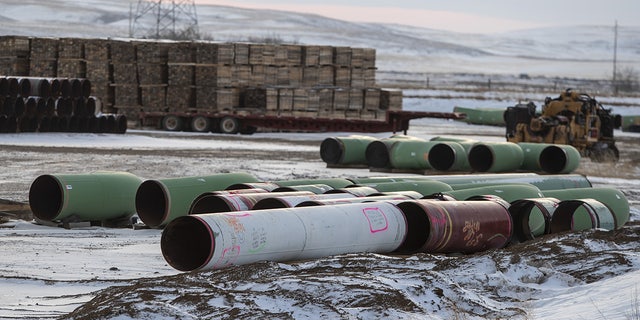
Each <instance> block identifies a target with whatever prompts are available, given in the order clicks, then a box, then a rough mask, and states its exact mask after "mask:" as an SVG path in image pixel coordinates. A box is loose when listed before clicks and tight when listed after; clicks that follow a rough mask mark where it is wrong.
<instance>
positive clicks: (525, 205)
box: [161, 185, 628, 271]
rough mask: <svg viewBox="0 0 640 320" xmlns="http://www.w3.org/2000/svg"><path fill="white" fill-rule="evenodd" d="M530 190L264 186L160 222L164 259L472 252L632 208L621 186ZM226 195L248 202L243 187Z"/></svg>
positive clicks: (612, 225)
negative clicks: (420, 191)
mask: <svg viewBox="0 0 640 320" xmlns="http://www.w3.org/2000/svg"><path fill="white" fill-rule="evenodd" d="M523 187H524V185H523ZM359 188H362V187H359ZM348 189H350V188H344V190H343V191H345V192H346V190H348ZM500 189H508V190H510V191H511V192H512V193H517V192H516V191H514V189H515V188H514V185H509V186H506V187H505V188H500V187H497V186H496V187H493V190H500ZM529 189H533V192H532V191H531V190H529ZM529 189H523V190H524V191H522V190H521V192H522V193H521V195H520V196H513V199H516V200H514V201H511V202H509V201H506V200H504V199H503V198H501V197H498V196H493V195H487V194H488V193H491V190H489V189H485V190H474V191H469V192H467V193H465V194H464V195H462V194H461V193H458V194H454V195H455V196H457V197H459V198H460V199H457V200H456V199H454V198H453V197H433V195H431V197H423V198H421V199H416V198H412V197H411V196H408V195H393V196H392V195H387V196H375V195H373V193H371V194H369V195H365V196H358V195H354V194H350V193H329V194H328V195H337V194H342V195H346V196H345V197H344V198H331V197H326V198H322V197H321V195H291V196H287V195H284V194H273V197H272V198H269V196H268V192H267V193H257V194H259V195H261V196H262V199H261V200H259V201H258V202H255V203H254V206H253V207H252V208H248V207H243V208H241V209H240V210H238V211H231V212H229V211H227V210H226V209H225V210H223V211H218V212H202V213H194V212H191V213H190V214H189V215H184V216H181V217H178V218H176V219H174V220H173V221H171V222H170V223H168V224H167V225H166V227H165V230H164V231H163V234H162V238H161V249H162V254H163V256H164V258H165V259H166V261H167V262H168V263H169V265H171V266H172V267H174V268H176V269H177V270H180V271H194V270H208V269H219V268H225V267H230V266H233V265H242V264H248V263H253V262H258V261H262V260H270V261H292V260H300V259H311V258H321V257H326V256H331V255H337V254H345V253H360V252H375V253H386V254H414V253H420V252H423V253H454V252H459V253H473V252H480V251H484V250H489V249H498V248H503V247H505V246H507V245H509V244H513V243H518V242H523V241H528V240H531V239H534V238H535V237H539V236H541V235H546V234H552V233H557V232H563V231H568V230H574V231H578V230H586V229H592V228H601V229H606V230H613V229H617V228H620V227H621V226H622V225H623V224H624V218H623V217H624V215H625V214H624V213H623V212H624V211H625V210H626V212H627V214H628V203H627V204H626V209H625V203H626V199H624V198H618V199H616V198H617V197H619V196H620V195H621V193H619V191H617V190H612V189H592V190H584V189H582V190H579V191H578V192H579V193H580V195H581V197H580V198H576V199H570V200H560V199H559V198H558V197H552V196H557V195H560V194H559V193H558V192H559V191H549V195H552V196H547V195H545V194H543V193H542V192H540V190H538V189H537V188H535V187H532V186H530V187H529ZM536 190H537V191H536ZM562 191H566V190H562ZM569 192H571V191H569ZM572 192H576V191H572ZM452 193H453V192H452ZM326 195H327V194H325V196H326ZM469 195H471V196H469ZM231 196H235V198H236V200H235V202H238V203H245V202H244V200H243V199H244V195H241V194H235V195H231ZM231 196H230V195H224V194H223V195H222V197H226V198H227V199H230V198H231ZM582 197H591V198H582ZM301 198H315V199H313V200H306V201H303V202H300V199H301ZM427 198H430V199H427ZM465 198H466V199H465ZM596 198H597V199H598V200H596ZM231 202H234V201H231ZM294 204H295V205H294ZM211 210H212V211H213V210H215V209H214V208H213V207H212V208H211Z"/></svg>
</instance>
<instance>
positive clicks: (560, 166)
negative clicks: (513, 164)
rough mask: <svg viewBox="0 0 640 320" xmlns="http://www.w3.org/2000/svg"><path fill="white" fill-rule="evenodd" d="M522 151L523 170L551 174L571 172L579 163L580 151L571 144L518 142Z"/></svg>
mask: <svg viewBox="0 0 640 320" xmlns="http://www.w3.org/2000/svg"><path fill="white" fill-rule="evenodd" d="M518 145H519V146H520V148H521V149H522V152H523V153H524V160H523V161H522V167H521V169H523V170H529V171H544V172H547V173H552V174H562V173H571V172H573V171H574V170H575V169H577V168H578V166H579V165H580V159H581V156H580V152H579V151H578V149H576V148H575V147H573V146H571V145H563V144H548V143H524V142H521V143H518Z"/></svg>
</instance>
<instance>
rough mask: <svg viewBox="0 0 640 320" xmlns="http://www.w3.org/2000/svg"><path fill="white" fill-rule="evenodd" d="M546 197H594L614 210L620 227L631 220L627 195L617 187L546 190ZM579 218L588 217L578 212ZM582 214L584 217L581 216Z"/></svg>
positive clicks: (571, 198)
mask: <svg viewBox="0 0 640 320" xmlns="http://www.w3.org/2000/svg"><path fill="white" fill-rule="evenodd" d="M543 193H544V195H545V196H546V197H552V198H556V199H559V200H575V199H594V200H597V201H599V202H601V203H603V204H604V205H605V206H607V207H608V208H609V209H610V210H611V212H613V214H614V216H615V219H616V223H617V226H618V228H619V227H621V226H623V225H625V224H626V223H627V222H629V216H630V208H629V201H628V200H627V197H625V195H624V194H623V193H622V192H621V191H620V190H617V189H613V188H589V189H584V188H580V189H564V190H545V191H543ZM576 216H577V217H579V219H578V220H580V221H582V220H584V219H585V218H584V217H586V215H584V214H580V213H578V214H576ZM581 216H582V218H580V217H581Z"/></svg>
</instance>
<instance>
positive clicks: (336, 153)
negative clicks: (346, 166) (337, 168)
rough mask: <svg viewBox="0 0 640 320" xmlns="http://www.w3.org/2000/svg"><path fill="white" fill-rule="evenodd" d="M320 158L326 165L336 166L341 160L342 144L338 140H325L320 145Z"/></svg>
mask: <svg viewBox="0 0 640 320" xmlns="http://www.w3.org/2000/svg"><path fill="white" fill-rule="evenodd" d="M320 157H321V158H322V161H324V162H326V163H328V164H337V163H339V162H340V159H341V158H342V144H341V143H340V141H338V139H335V138H327V139H324V140H323V141H322V143H321V144H320Z"/></svg>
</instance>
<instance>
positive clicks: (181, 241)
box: [160, 216, 215, 271]
mask: <svg viewBox="0 0 640 320" xmlns="http://www.w3.org/2000/svg"><path fill="white" fill-rule="evenodd" d="M214 244H215V238H214V237H213V232H212V231H211V229H210V228H209V227H208V226H207V224H206V223H204V222H203V221H202V220H200V219H198V218H194V217H189V216H184V217H179V218H176V219H175V220H173V221H171V222H170V223H169V224H168V225H167V227H166V228H165V230H164V231H163V232H162V237H161V239H160V248H161V251H162V255H163V256H164V258H165V260H166V261H167V263H169V265H170V266H172V267H174V268H175V269H177V270H180V271H193V270H196V269H198V268H201V267H203V266H205V265H206V264H207V263H208V262H209V260H210V259H211V257H212V256H213V251H214V248H215V245H214Z"/></svg>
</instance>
